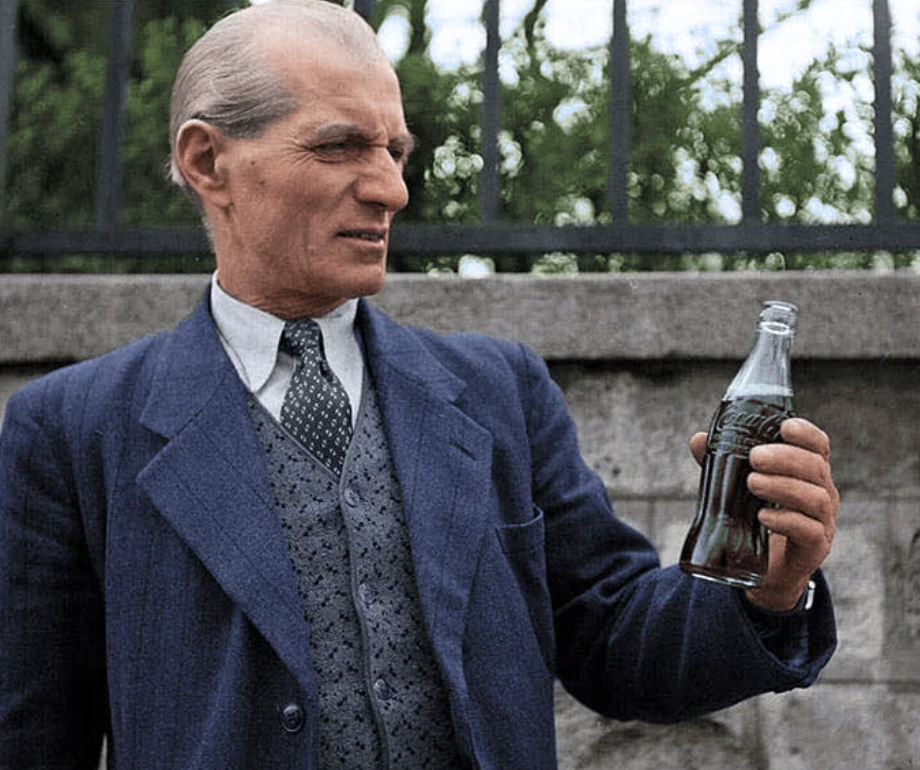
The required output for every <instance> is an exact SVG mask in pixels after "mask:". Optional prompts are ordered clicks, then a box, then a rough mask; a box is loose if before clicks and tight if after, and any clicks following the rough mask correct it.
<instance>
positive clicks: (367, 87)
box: [215, 36, 412, 317]
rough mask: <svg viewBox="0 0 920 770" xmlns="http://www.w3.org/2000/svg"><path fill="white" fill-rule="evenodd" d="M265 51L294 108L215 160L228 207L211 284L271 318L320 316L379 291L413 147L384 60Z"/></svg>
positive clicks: (319, 46)
mask: <svg viewBox="0 0 920 770" xmlns="http://www.w3.org/2000/svg"><path fill="white" fill-rule="evenodd" d="M270 50H271V56H272V60H273V61H274V62H275V63H276V66H277V68H278V70H279V71H280V72H281V73H282V74H283V76H284V78H285V82H286V84H287V86H288V88H289V90H290V91H291V92H292V93H293V94H294V96H295V97H296V98H297V100H298V107H297V108H296V109H295V110H294V112H293V113H292V114H290V115H288V116H287V117H286V118H284V119H283V120H281V121H280V122H278V123H276V124H275V125H273V126H272V127H271V128H270V129H269V130H268V131H266V132H265V133H264V134H263V135H262V136H261V137H259V138H258V139H254V140H228V141H227V142H226V145H225V146H224V147H223V148H222V150H221V152H220V154H219V155H218V157H217V160H216V163H217V164H222V165H221V166H219V170H220V171H222V172H224V173H225V179H226V181H227V191H228V195H229V196H230V198H231V203H230V205H229V206H227V207H226V208H225V209H224V211H222V212H220V213H219V214H218V215H217V216H218V218H219V220H218V221H216V222H215V234H216V238H217V240H216V245H217V260H218V274H219V278H220V282H221V285H222V286H223V287H224V288H225V289H226V290H227V291H229V292H230V293H231V294H233V295H235V296H236V297H238V298H240V299H242V300H244V301H247V302H250V303H251V304H254V305H256V306H258V307H261V308H263V309H265V310H268V311H270V312H273V313H275V314H276V315H280V316H282V317H297V316H306V315H314V316H315V315H321V314H323V313H326V312H328V311H330V310H332V309H333V308H334V307H336V306H337V305H339V304H341V303H342V302H343V301H344V300H346V299H348V298H350V297H356V296H362V295H369V294H374V293H375V292H376V291H377V290H378V289H379V288H380V285H381V283H382V282H383V279H384V275H385V272H386V254H387V244H388V238H389V232H390V225H391V223H392V221H393V217H394V215H395V214H396V212H398V211H399V210H400V209H402V208H403V207H404V206H405V205H406V203H407V202H408V193H407V190H406V185H405V183H404V181H403V170H404V168H405V164H406V159H407V157H408V154H409V152H410V151H411V149H412V139H411V137H410V135H409V132H408V130H407V128H406V123H405V117H404V115H403V109H402V98H401V94H400V90H399V83H398V81H397V79H396V75H395V73H394V72H393V70H392V68H391V67H390V66H389V64H388V62H386V60H385V59H381V60H380V61H378V62H377V63H368V62H365V61H357V60H355V59H353V58H351V57H349V56H348V54H346V53H345V52H343V51H342V50H341V49H339V48H337V47H336V46H334V45H332V44H329V43H326V42H322V41H317V42H309V43H304V42H300V41H299V40H295V39H294V37H293V36H285V37H283V38H282V39H281V40H278V41H277V45H274V46H272V47H271V48H270ZM221 220H222V221H221Z"/></svg>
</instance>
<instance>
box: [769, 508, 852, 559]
mask: <svg viewBox="0 0 920 770" xmlns="http://www.w3.org/2000/svg"><path fill="white" fill-rule="evenodd" d="M758 518H759V519H760V521H761V523H762V524H763V525H764V526H765V527H767V528H768V529H769V530H770V532H771V535H772V536H771V538H770V548H771V553H770V556H771V563H772V561H773V556H774V554H773V551H772V549H773V546H774V544H775V543H776V542H777V538H778V537H781V538H783V540H782V542H783V552H782V554H781V555H782V562H783V568H784V569H785V570H788V569H792V570H794V571H801V572H802V573H803V574H809V573H811V572H813V571H814V570H815V569H817V568H818V567H819V566H820V565H821V563H822V562H823V561H824V559H825V558H826V557H827V555H828V554H829V553H830V551H831V546H832V544H833V542H834V533H835V527H834V526H833V524H831V525H829V526H828V525H825V524H824V523H822V522H820V521H817V520H816V519H813V518H811V517H809V516H806V515H804V514H802V513H799V512H798V511H790V510H786V509H783V508H763V509H761V510H760V512H759V514H758Z"/></svg>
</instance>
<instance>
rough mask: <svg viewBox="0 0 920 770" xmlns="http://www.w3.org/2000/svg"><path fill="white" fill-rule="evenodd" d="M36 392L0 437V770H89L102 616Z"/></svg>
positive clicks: (32, 389)
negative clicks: (13, 769)
mask: <svg viewBox="0 0 920 770" xmlns="http://www.w3.org/2000/svg"><path fill="white" fill-rule="evenodd" d="M46 391H47V385H46V383H45V382H42V383H40V384H33V385H31V386H28V387H27V389H26V391H25V392H21V393H20V394H19V395H17V396H15V397H14V398H13V399H11V400H10V402H9V404H8V407H7V410H6V414H5V417H4V424H3V429H2V432H0V767H4V768H7V767H8V768H17V770H28V768H42V769H43V770H63V768H68V769H69V770H83V769H84V768H85V769H87V770H89V769H90V768H93V769H94V768H96V767H97V765H98V762H99V754H100V750H101V744H102V736H103V732H104V724H105V676H104V651H103V647H104V641H103V618H102V615H103V610H102V599H101V592H100V587H99V584H98V579H97V575H96V573H95V571H94V570H93V568H92V565H91V561H90V558H89V555H88V552H87V547H86V540H85V536H84V533H83V526H82V522H81V515H80V509H79V504H78V500H77V491H76V485H75V483H74V478H73V475H72V473H71V463H70V459H69V457H68V453H67V450H66V447H67V441H66V438H65V436H64V431H63V429H62V428H61V427H59V423H60V422H61V421H60V420H56V419H54V418H49V415H50V414H55V413H57V414H60V413H61V410H60V409H59V408H58V409H49V408H48V407H47V406H46V405H45V404H46V403H47V402H48V399H45V398H43V395H44V393H45V392H46Z"/></svg>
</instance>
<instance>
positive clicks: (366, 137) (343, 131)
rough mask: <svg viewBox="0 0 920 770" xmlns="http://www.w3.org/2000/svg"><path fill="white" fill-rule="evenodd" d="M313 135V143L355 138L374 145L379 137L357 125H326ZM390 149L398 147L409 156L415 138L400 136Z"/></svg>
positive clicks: (394, 138)
mask: <svg viewBox="0 0 920 770" xmlns="http://www.w3.org/2000/svg"><path fill="white" fill-rule="evenodd" d="M312 133H313V137H312V139H313V141H316V142H324V141H330V140H333V139H340V138H342V137H343V136H344V137H353V138H357V139H361V140H363V141H365V142H367V143H368V144H374V143H375V142H374V140H375V139H376V137H377V135H376V134H372V133H371V132H369V131H367V130H366V129H364V128H362V127H361V126H359V125H357V124H355V123H324V124H323V125H321V126H319V127H318V128H317V129H316V130H315V131H313V132H312ZM387 146H389V147H398V148H400V149H401V150H403V151H404V152H405V153H406V154H407V155H408V154H410V153H411V152H412V151H413V150H414V149H415V147H416V140H415V137H414V136H413V135H412V134H410V133H408V132H407V133H405V134H398V135H397V136H394V137H393V138H392V139H390V141H389V142H388V143H387Z"/></svg>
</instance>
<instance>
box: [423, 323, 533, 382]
mask: <svg viewBox="0 0 920 770" xmlns="http://www.w3.org/2000/svg"><path fill="white" fill-rule="evenodd" d="M411 331H412V332H413V333H414V334H415V335H416V336H417V338H418V340H419V341H420V342H421V343H422V344H423V345H424V346H425V347H426V348H427V349H428V350H429V352H431V353H432V354H433V355H435V356H436V357H437V358H439V359H440V360H441V362H442V363H443V364H444V365H446V366H448V367H450V368H453V367H452V364H453V365H455V366H459V367H462V368H469V369H472V370H482V369H507V370H509V371H513V372H516V373H518V374H521V373H526V372H528V371H530V370H531V369H532V368H533V367H534V366H537V367H539V368H542V366H543V362H542V359H541V358H540V357H539V356H538V355H537V354H536V353H535V352H534V351H533V350H531V349H530V348H529V347H527V346H526V345H524V344H523V343H520V342H512V341H511V340H507V339H502V338H500V337H492V336H489V335H487V334H480V333H478V332H455V333H451V334H440V333H438V332H434V331H431V330H429V329H419V328H412V329H411Z"/></svg>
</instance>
